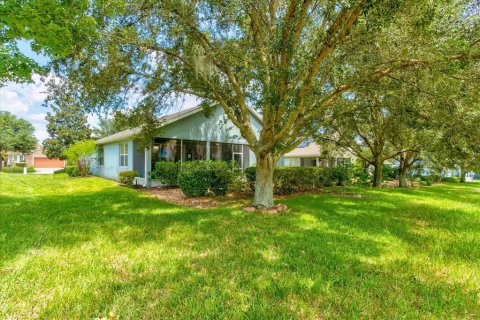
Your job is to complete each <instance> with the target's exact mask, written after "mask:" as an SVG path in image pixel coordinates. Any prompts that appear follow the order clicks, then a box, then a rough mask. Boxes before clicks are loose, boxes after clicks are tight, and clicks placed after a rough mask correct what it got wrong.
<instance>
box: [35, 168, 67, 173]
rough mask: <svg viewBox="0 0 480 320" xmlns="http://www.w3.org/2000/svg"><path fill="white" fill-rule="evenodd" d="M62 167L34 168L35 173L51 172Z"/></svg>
mask: <svg viewBox="0 0 480 320" xmlns="http://www.w3.org/2000/svg"><path fill="white" fill-rule="evenodd" d="M60 169H63V168H35V174H53V173H54V172H55V171H57V170H60Z"/></svg>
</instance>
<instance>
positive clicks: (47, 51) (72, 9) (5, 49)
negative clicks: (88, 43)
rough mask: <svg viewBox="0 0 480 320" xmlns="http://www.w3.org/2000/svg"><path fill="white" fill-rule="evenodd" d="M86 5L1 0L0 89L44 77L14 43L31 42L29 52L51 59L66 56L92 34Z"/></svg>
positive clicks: (55, 0) (54, 0)
mask: <svg viewBox="0 0 480 320" xmlns="http://www.w3.org/2000/svg"><path fill="white" fill-rule="evenodd" d="M88 7H89V1H86V0H82V1H74V2H71V1H60V0H28V1H20V0H3V1H2V2H1V5H0V86H1V85H2V84H4V83H5V82H7V81H14V82H30V81H31V77H32V75H33V74H35V73H45V72H46V71H47V70H48V69H47V68H43V67H41V66H40V65H39V64H38V62H37V61H35V60H33V59H31V58H29V57H27V56H25V54H24V53H22V52H21V51H20V50H19V48H18V44H17V40H20V39H27V40H29V41H31V47H32V50H33V51H34V52H36V53H41V54H44V55H46V56H48V57H51V58H53V59H57V58H60V57H64V56H67V55H69V54H72V53H73V52H75V51H76V50H77V48H78V47H81V46H82V45H85V42H84V41H82V39H87V38H89V37H91V36H92V35H94V34H95V32H94V28H95V20H94V19H93V18H92V17H89V16H88V15H86V14H85V13H86V12H87V10H88Z"/></svg>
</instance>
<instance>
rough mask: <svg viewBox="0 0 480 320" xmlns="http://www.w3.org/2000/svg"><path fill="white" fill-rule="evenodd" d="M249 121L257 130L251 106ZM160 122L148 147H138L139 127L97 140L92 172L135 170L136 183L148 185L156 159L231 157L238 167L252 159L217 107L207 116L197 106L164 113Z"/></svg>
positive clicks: (112, 176) (110, 176)
mask: <svg viewBox="0 0 480 320" xmlns="http://www.w3.org/2000/svg"><path fill="white" fill-rule="evenodd" d="M250 121H251V123H252V127H253V128H254V131H255V133H256V134H258V133H259V131H260V128H261V118H260V116H259V115H257V114H256V113H255V112H254V111H253V110H251V112H250ZM162 122H163V123H162V127H161V128H159V130H158V136H157V137H155V138H154V139H153V140H152V141H151V145H150V148H145V149H142V150H140V148H139V146H140V143H139V142H138V141H137V140H136V135H137V134H138V133H139V132H140V130H139V129H132V130H125V131H122V132H119V133H116V134H113V135H111V136H108V137H105V138H102V139H99V140H97V141H96V144H97V155H96V159H97V161H96V164H95V165H94V166H93V168H92V171H93V173H94V174H96V175H98V176H101V177H105V178H108V179H114V180H118V175H119V173H120V172H122V171H130V170H136V171H138V173H139V176H138V178H137V183H139V184H142V185H144V186H150V185H151V182H150V181H149V179H148V176H149V173H150V172H151V170H152V168H153V167H154V165H155V163H156V162H158V161H175V162H185V161H192V160H208V159H210V160H214V161H230V160H234V161H236V162H237V163H238V164H239V165H240V167H241V168H247V167H249V166H251V165H253V164H254V163H255V155H254V153H253V152H252V151H251V150H250V148H249V147H248V145H247V142H246V141H245V140H244V139H243V138H242V137H241V135H240V132H239V130H238V128H237V127H235V126H234V125H233V123H232V122H231V121H230V120H228V119H227V117H226V116H225V114H224V111H223V109H222V108H220V107H217V108H216V109H215V110H214V111H213V112H212V114H211V115H210V116H208V117H207V116H206V115H205V113H204V112H203V109H202V108H201V107H200V106H199V107H195V108H191V109H187V110H183V111H181V112H178V113H175V114H171V115H168V116H165V117H164V118H163V119H162ZM146 178H147V179H146ZM154 183H155V182H154Z"/></svg>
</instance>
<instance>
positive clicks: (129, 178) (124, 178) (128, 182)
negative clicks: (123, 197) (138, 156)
mask: <svg viewBox="0 0 480 320" xmlns="http://www.w3.org/2000/svg"><path fill="white" fill-rule="evenodd" d="M135 177H138V171H136V170H131V171H122V172H120V173H119V174H118V180H120V183H121V184H123V185H125V186H129V187H131V186H133V182H134V181H135Z"/></svg>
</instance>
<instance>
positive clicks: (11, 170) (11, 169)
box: [2, 167, 35, 173]
mask: <svg viewBox="0 0 480 320" xmlns="http://www.w3.org/2000/svg"><path fill="white" fill-rule="evenodd" d="M2 172H4V173H23V167H5V168H3V169H2ZM34 172H35V169H34V168H32V167H29V168H27V173H34Z"/></svg>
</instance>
